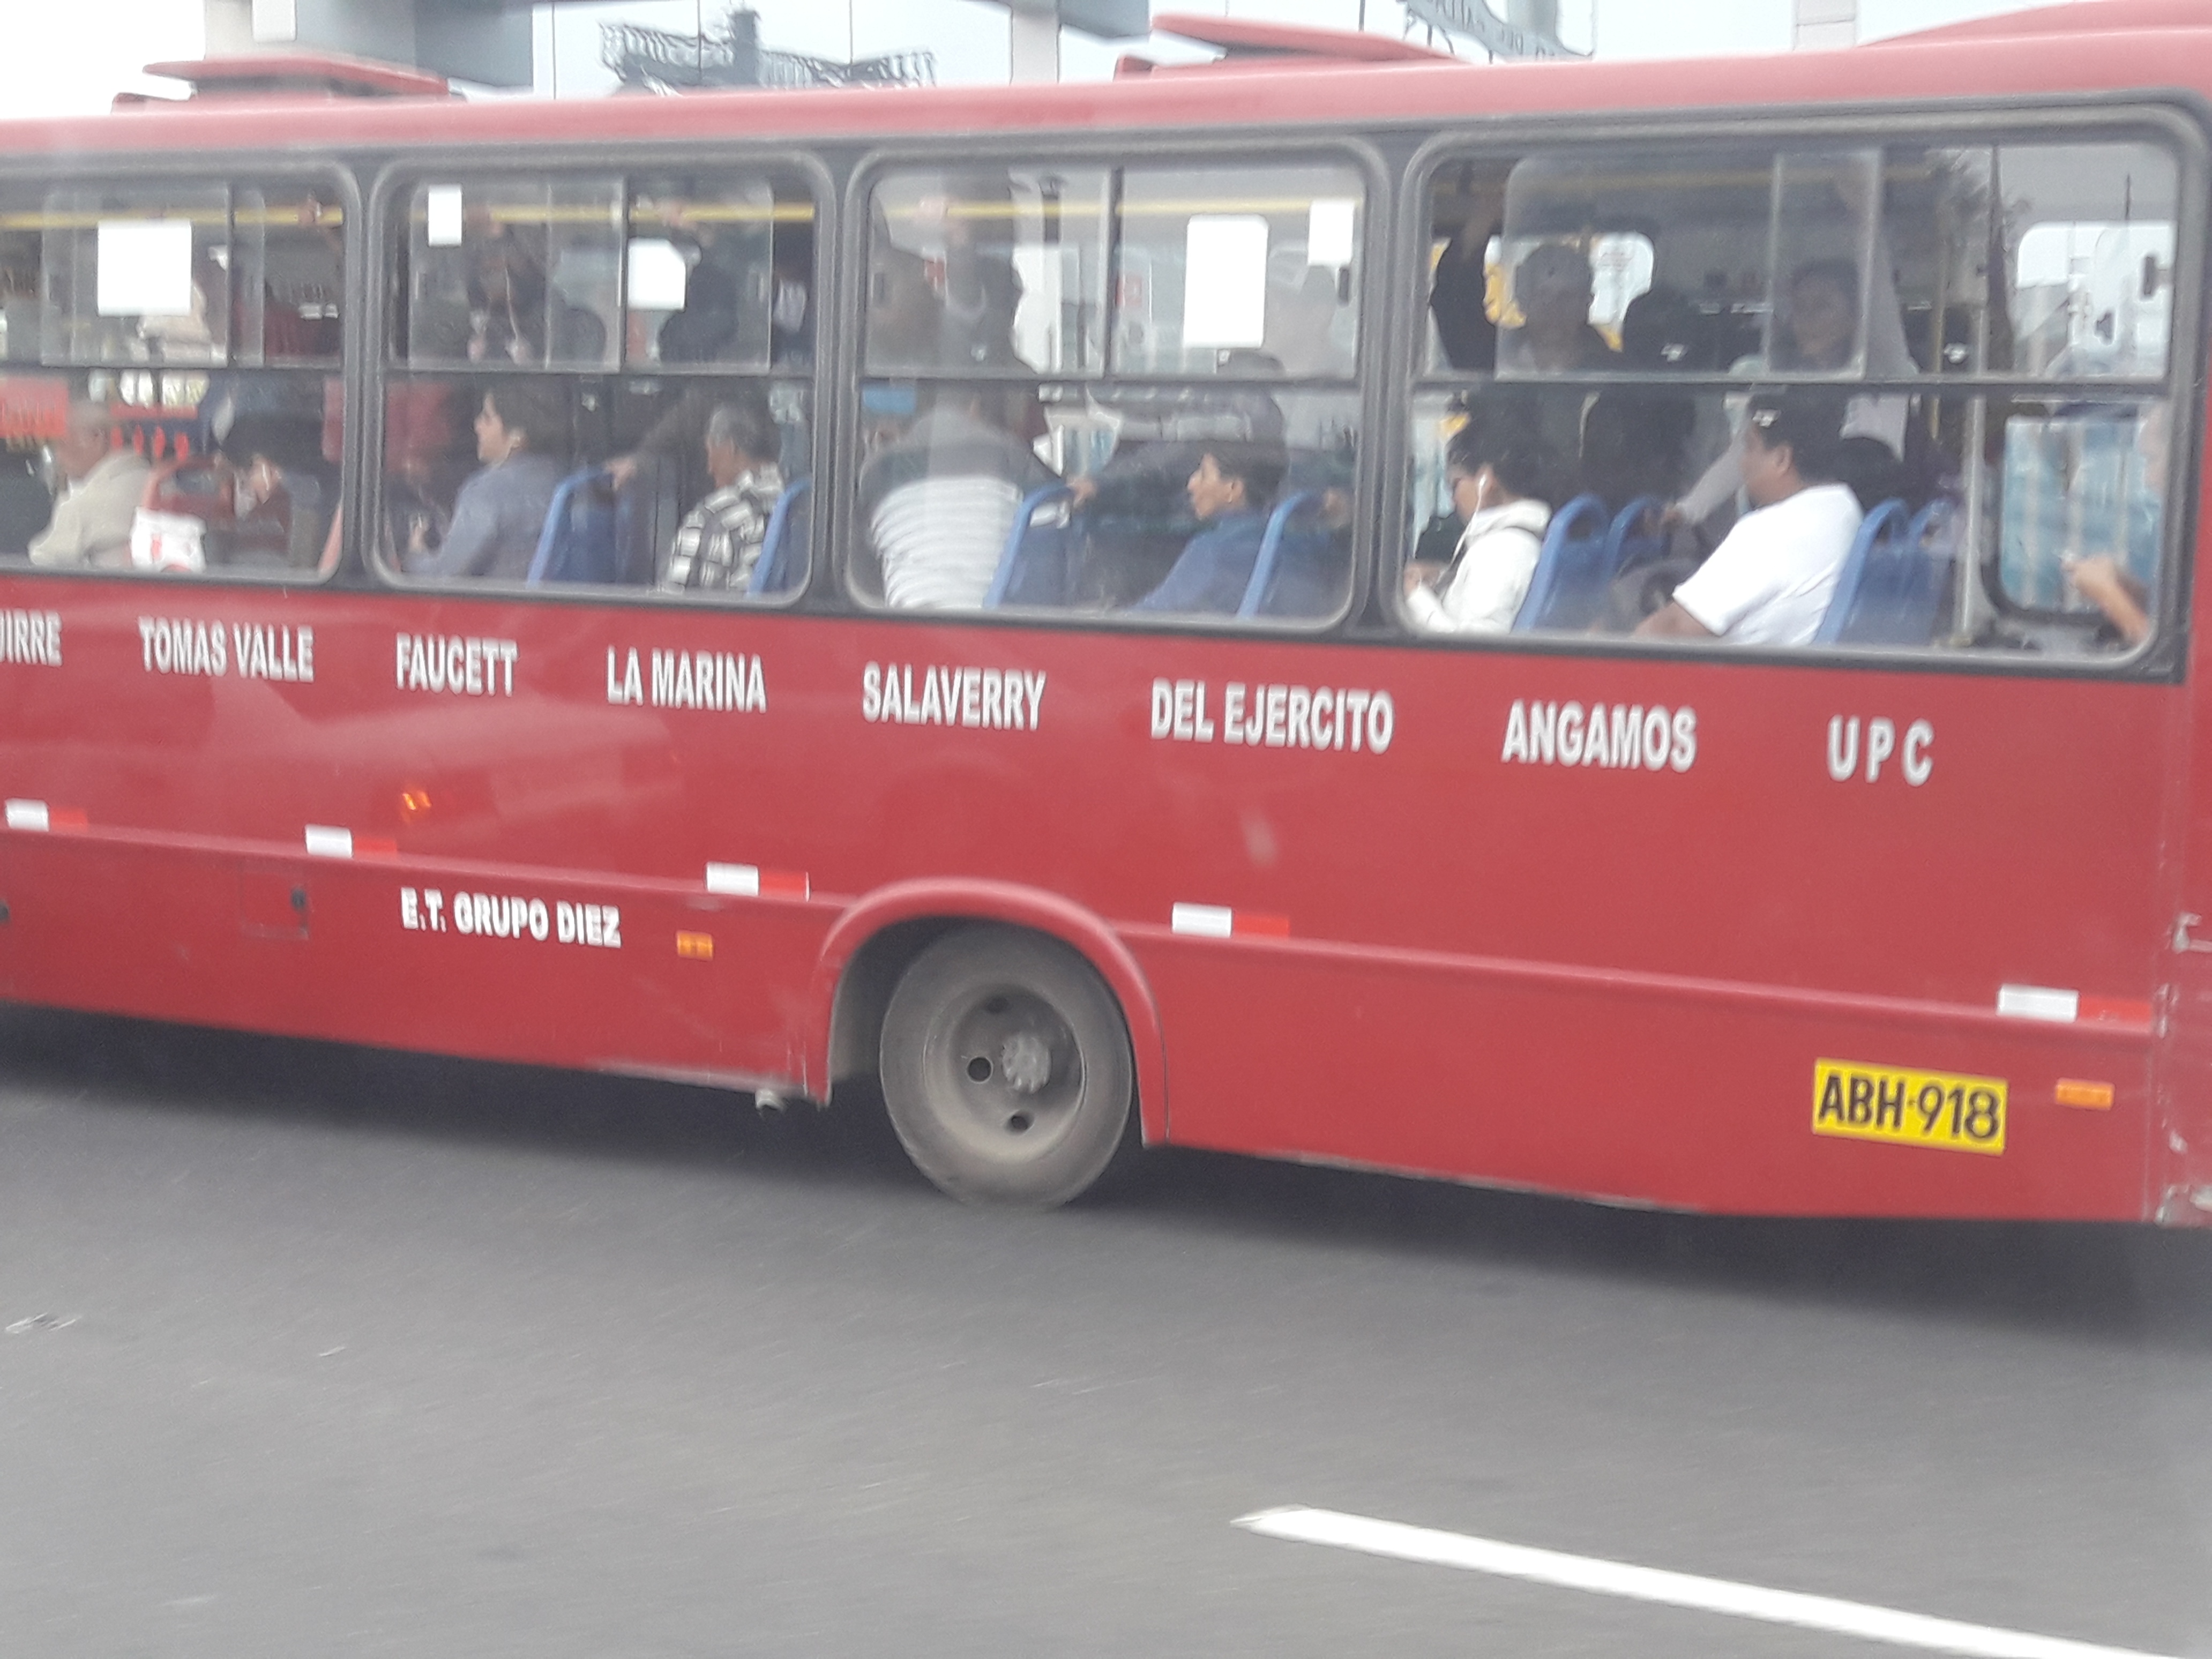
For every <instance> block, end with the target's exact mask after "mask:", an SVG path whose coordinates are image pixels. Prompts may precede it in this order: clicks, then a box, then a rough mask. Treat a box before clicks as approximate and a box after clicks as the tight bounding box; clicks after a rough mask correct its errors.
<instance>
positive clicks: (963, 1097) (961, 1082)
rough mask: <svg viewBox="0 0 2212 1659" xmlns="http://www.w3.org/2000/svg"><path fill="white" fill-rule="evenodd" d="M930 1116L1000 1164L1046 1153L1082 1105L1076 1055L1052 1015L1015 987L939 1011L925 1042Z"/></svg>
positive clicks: (1062, 1022) (1047, 1005)
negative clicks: (932, 1112)
mask: <svg viewBox="0 0 2212 1659" xmlns="http://www.w3.org/2000/svg"><path fill="white" fill-rule="evenodd" d="M929 1047H930V1051H931V1052H930V1066H929V1069H930V1072H931V1073H932V1074H933V1075H932V1077H931V1079H930V1081H931V1083H932V1085H933V1087H932V1088H931V1090H930V1091H929V1092H930V1097H931V1099H932V1102H933V1104H934V1105H935V1106H936V1116H937V1117H938V1119H939V1121H940V1122H941V1123H942V1124H943V1126H944V1127H945V1130H946V1131H947V1132H948V1133H951V1134H952V1135H954V1136H956V1137H957V1139H959V1140H960V1141H961V1142H962V1144H963V1146H967V1147H969V1149H971V1150H972V1151H974V1152H979V1153H981V1154H982V1155H983V1156H984V1157H986V1158H991V1159H993V1160H994V1161H995V1162H1000V1163H1008V1164H1012V1163H1026V1162H1028V1161H1029V1160H1030V1159H1032V1158H1037V1157H1039V1156H1041V1155H1042V1154H1043V1153H1045V1152H1048V1151H1049V1150H1050V1149H1051V1148H1052V1147H1053V1146H1054V1145H1055V1144H1056V1143H1058V1142H1059V1141H1060V1139H1061V1138H1062V1137H1064V1136H1065V1135H1066V1133H1067V1131H1068V1129H1069V1127H1070V1126H1071V1125H1073V1122H1074V1121H1075V1117H1076V1113H1077V1109H1079V1107H1080V1106H1081V1105H1082V1103H1083V1053H1082V1048H1081V1046H1080V1044H1079V1043H1078V1042H1077V1041H1076V1036H1075V1032H1074V1030H1073V1028H1072V1027H1071V1026H1070V1025H1069V1024H1068V1022H1067V1020H1066V1018H1065V1017H1064V1016H1063V1015H1062V1014H1061V1013H1060V1010H1059V1009H1058V1008H1057V1007H1055V1006H1054V1005H1053V1004H1052V1003H1051V1002H1049V1001H1048V1000H1046V999H1044V998H1043V997H1041V996H1038V995H1037V994H1036V993H1034V992H1032V991H1029V990H1025V989H1024V988H1023V987H1019V986H1014V985H1002V986H995V987H990V988H987V989H983V990H979V991H976V992H975V993H973V994H970V995H969V996H967V997H965V998H963V1000H961V1001H960V1002H958V1003H957V1004H956V1005H955V1006H952V1007H951V1008H949V1009H947V1010H946V1011H945V1016H944V1018H942V1019H941V1020H940V1021H939V1024H938V1029H937V1030H936V1031H935V1032H934V1033H933V1040H932V1041H931V1042H930V1045H929Z"/></svg>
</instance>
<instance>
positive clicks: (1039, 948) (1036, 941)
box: [882, 926, 1135, 1209]
mask: <svg viewBox="0 0 2212 1659" xmlns="http://www.w3.org/2000/svg"><path fill="white" fill-rule="evenodd" d="M882 1066H883V1083H884V1105H885V1107H886V1108H887V1109H889V1111H890V1120H891V1127H893V1128H894V1129H896V1131H897V1132H898V1138H899V1140H900V1142H901V1144H902V1145H903V1146H905V1147H906V1151H907V1156H908V1157H909V1158H912V1159H913V1160H914V1162H915V1167H916V1168H917V1169H919V1170H921V1172H922V1173H923V1174H924V1175H926V1176H928V1177H929V1178H930V1179H931V1180H932V1181H933V1182H936V1183H937V1184H938V1186H939V1187H940V1188H943V1189H944V1190H945V1192H947V1193H950V1194H951V1195H952V1196H953V1197H955V1198H957V1199H959V1200H961V1201H962V1202H963V1203H968V1204H1000V1205H1011V1206H1025V1207H1029V1208H1034V1209H1044V1208H1048V1207H1050V1206H1054V1205H1056V1204H1065V1203H1066V1202H1067V1201H1068V1200H1070V1199H1072V1198H1073V1197H1075V1196H1076V1195H1077V1194H1079V1193H1080V1192H1082V1191H1083V1190H1084V1189H1085V1188H1087V1187H1089V1186H1090V1185H1091V1183H1092V1182H1095V1181H1097V1179H1098V1177H1099V1176H1101V1175H1103V1174H1104V1173H1105V1171H1106V1170H1107V1168H1108V1166H1109V1164H1112V1163H1113V1162H1114V1159H1115V1154H1116V1153H1117V1152H1119V1151H1120V1150H1121V1147H1122V1145H1123V1142H1124V1140H1125V1139H1127V1134H1128V1131H1129V1128H1130V1118H1131V1112H1130V1106H1131V1103H1132V1099H1133V1095H1134V1093H1135V1090H1134V1087H1133V1078H1134V1068H1133V1065H1132V1063H1131V1061H1130V1058H1129V1032H1128V1027H1127V1025H1126V1024H1123V1022H1122V1019H1121V1005H1120V1004H1119V1003H1117V1002H1116V1001H1115V999H1114V994H1113V993H1112V992H1111V991H1110V990H1109V989H1108V988H1107V987H1106V984H1105V982H1104V981H1103V980H1101V979H1100V978H1099V977H1098V975H1097V973H1095V972H1094V971H1092V969H1091V964H1090V963H1087V962H1085V961H1084V959H1083V958H1082V957H1079V956H1078V955H1077V954H1076V953H1075V952H1074V951H1072V950H1070V949H1069V948H1068V947H1067V946H1066V945H1062V944H1060V942H1059V941H1057V940H1055V939H1048V938H1046V937H1045V936H1044V935H1042V934H1041V933H1029V932H1026V931H1024V929H1021V928H1018V927H995V926H982V927H963V928H960V929H959V930H958V931H957V932H955V933H947V934H946V935H945V937H944V938H942V939H939V940H938V941H937V942H936V943H935V944H933V945H931V946H930V947H929V948H928V949H927V950H926V951H923V952H922V953H921V955H920V956H919V957H915V960H914V962H913V963H912V965H910V966H909V967H908V969H907V970H906V973H905V974H904V975H902V977H901V978H900V980H899V982H898V987H897V988H896V990H894V991H893V992H892V993H891V1000H890V1007H889V1008H888V1009H887V1010H886V1011H885V1012H884V1035H883V1047H882Z"/></svg>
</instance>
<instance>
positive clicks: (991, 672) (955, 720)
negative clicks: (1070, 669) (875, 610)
mask: <svg viewBox="0 0 2212 1659" xmlns="http://www.w3.org/2000/svg"><path fill="white" fill-rule="evenodd" d="M1043 716H1044V674H1043V672H1042V671H1038V672H1036V673H1034V674H1033V673H1031V672H1030V671H1028V670H1027V669H1023V668H973V667H951V666H946V665H939V664H924V665H921V667H920V668H919V669H917V668H916V667H915V665H914V664H912V663H896V662H884V663H874V662H872V663H870V664H868V665H867V666H866V667H865V668H863V669H862V670H861V671H860V718H861V719H862V720H870V721H876V722H881V723H887V724H890V725H894V726H983V727H986V728H987V729H989V730H991V731H995V732H1034V731H1036V729H1037V723H1038V721H1039V720H1042V718H1043Z"/></svg>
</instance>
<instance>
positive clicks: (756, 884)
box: [707, 864, 813, 899]
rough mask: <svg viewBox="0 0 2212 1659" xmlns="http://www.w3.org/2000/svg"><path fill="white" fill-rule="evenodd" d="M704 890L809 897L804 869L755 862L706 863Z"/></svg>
mask: <svg viewBox="0 0 2212 1659" xmlns="http://www.w3.org/2000/svg"><path fill="white" fill-rule="evenodd" d="M707 890H708V892H710V893H723V894H726V895H728V896H730V897H732V898H795V899H803V898H805V897H808V896H811V894H812V892H813V887H812V884H811V883H809V882H808V880H807V878H806V872H805V871H804V870H763V869H762V868H761V867H760V866H758V865H757V864H710V865H708V866H707Z"/></svg>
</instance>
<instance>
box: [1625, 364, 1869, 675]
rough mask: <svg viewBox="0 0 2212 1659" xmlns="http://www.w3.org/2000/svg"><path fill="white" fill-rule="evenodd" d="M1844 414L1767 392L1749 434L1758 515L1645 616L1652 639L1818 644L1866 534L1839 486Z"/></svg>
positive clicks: (1754, 406) (1853, 500)
mask: <svg viewBox="0 0 2212 1659" xmlns="http://www.w3.org/2000/svg"><path fill="white" fill-rule="evenodd" d="M1842 429H1843V409H1842V406H1841V404H1838V402H1837V400H1836V399H1834V398H1830V397H1825V396H1822V395H1820V394H1818V393H1807V392H1790V393H1783V394H1776V393H1771V392H1770V393H1763V394H1760V395H1759V396H1756V397H1754V398H1752V400H1751V411H1750V418H1749V421H1748V423H1747V425H1746V426H1745V428H1744V444H1743V487H1744V492H1745V493H1746V494H1747V495H1749V496H1750V497H1751V501H1752V505H1753V507H1755V508H1756V509H1757V510H1756V511H1755V512H1751V513H1746V514H1744V516H1743V517H1742V518H1741V519H1740V520H1737V521H1736V526H1735V529H1733V530H1731V531H1730V532H1729V533H1728V536H1727V538H1726V539H1724V540H1723V542H1722V543H1721V544H1720V545H1719V546H1718V547H1717V548H1715V549H1714V550H1713V554H1712V556H1711V558H1709V559H1707V560H1706V561H1705V563H1704V564H1702V565H1700V566H1699V567H1698V570H1697V573H1696V574H1694V575H1692V576H1691V577H1689V578H1688V579H1687V580H1686V581H1684V582H1683V583H1682V585H1681V586H1679V587H1677V588H1676V589H1675V590H1674V599H1673V600H1672V601H1671V602H1670V603H1669V604H1668V605H1667V607H1666V608H1665V609H1664V610H1662V611H1659V612H1657V613H1656V615H1654V616H1650V617H1645V618H1644V621H1643V623H1642V624H1641V625H1640V626H1638V629H1637V630H1636V631H1637V633H1638V635H1642V636H1643V637H1644V638H1647V639H1674V640H1710V639H1723V640H1727V641H1729V642H1730V643H1731V644H1735V645H1810V644H1811V643H1812V642H1813V636H1814V634H1815V633H1817V632H1818V631H1819V630H1820V618H1821V617H1824V616H1825V615H1826V614H1827V610H1828V601H1829V599H1831V598H1832V596H1833V595H1834V593H1835V591H1836V578H1837V576H1838V574H1841V572H1842V570H1843V568H1844V558H1845V556H1847V555H1849V553H1850V550H1851V538H1853V537H1855V536H1857V534H1858V529H1859V520H1860V518H1861V516H1862V514H1861V513H1860V510H1859V502H1858V497H1857V496H1856V495H1852V494H1851V492H1850V489H1848V488H1847V487H1846V486H1844V485H1843V484H1840V483H1837V482H1836V462H1837V456H1838V453H1839V452H1840V450H1841V448H1842V444H1843V438H1842Z"/></svg>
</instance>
